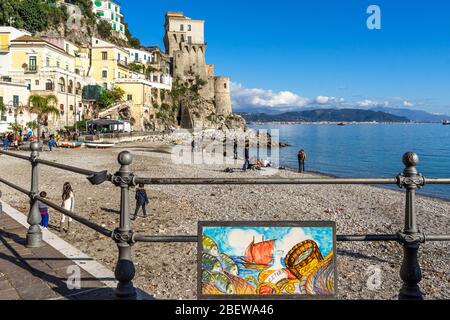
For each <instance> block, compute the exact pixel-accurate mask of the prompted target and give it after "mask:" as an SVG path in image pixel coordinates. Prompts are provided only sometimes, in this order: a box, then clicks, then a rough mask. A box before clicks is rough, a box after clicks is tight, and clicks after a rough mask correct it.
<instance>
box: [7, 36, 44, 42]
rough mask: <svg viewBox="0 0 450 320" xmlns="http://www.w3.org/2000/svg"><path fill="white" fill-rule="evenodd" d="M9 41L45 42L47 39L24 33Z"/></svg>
mask: <svg viewBox="0 0 450 320" xmlns="http://www.w3.org/2000/svg"><path fill="white" fill-rule="evenodd" d="M11 42H47V41H45V40H43V39H41V38H36V37H32V36H27V35H24V36H21V37H18V38H16V39H14V40H12V41H11Z"/></svg>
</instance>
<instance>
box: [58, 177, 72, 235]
mask: <svg viewBox="0 0 450 320" xmlns="http://www.w3.org/2000/svg"><path fill="white" fill-rule="evenodd" d="M62 200H63V203H62V205H61V207H63V208H64V209H65V210H67V211H73V209H74V208H75V195H74V193H73V189H72V186H71V184H70V183H69V182H66V183H64V186H63V193H62ZM65 221H66V216H65V215H64V214H62V215H61V221H60V225H59V232H62V231H63V225H64V222H65ZM71 222H72V218H71V217H69V219H68V223H67V232H69V229H70V223H71Z"/></svg>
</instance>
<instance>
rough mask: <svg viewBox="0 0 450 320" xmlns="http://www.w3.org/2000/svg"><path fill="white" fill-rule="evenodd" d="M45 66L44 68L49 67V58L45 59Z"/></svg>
mask: <svg viewBox="0 0 450 320" xmlns="http://www.w3.org/2000/svg"><path fill="white" fill-rule="evenodd" d="M45 66H46V67H50V58H49V57H47V58H46V59H45Z"/></svg>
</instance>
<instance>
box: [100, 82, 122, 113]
mask: <svg viewBox="0 0 450 320" xmlns="http://www.w3.org/2000/svg"><path fill="white" fill-rule="evenodd" d="M124 96H125V91H123V89H122V88H120V87H113V88H112V89H111V90H104V91H103V92H102V93H101V95H100V98H99V100H98V101H97V103H98V105H99V106H100V109H106V108H108V107H110V106H111V105H113V104H115V103H117V102H120V101H123V97H124Z"/></svg>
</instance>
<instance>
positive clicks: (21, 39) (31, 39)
mask: <svg viewBox="0 0 450 320" xmlns="http://www.w3.org/2000/svg"><path fill="white" fill-rule="evenodd" d="M13 42H14V43H16V42H17V43H19V42H39V43H45V44H48V45H49V46H52V47H54V48H56V49H58V50H59V51H62V52H65V53H67V52H66V51H65V50H64V49H63V48H60V47H58V46H57V45H55V44H53V43H51V42H49V41H46V40H44V39H42V38H37V37H32V36H27V35H25V36H21V37H19V38H17V39H15V40H12V41H11V43H13ZM67 54H69V53H67Z"/></svg>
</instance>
